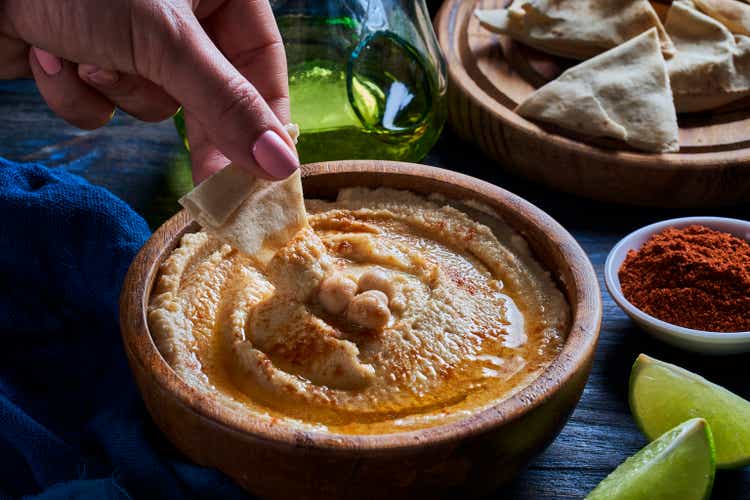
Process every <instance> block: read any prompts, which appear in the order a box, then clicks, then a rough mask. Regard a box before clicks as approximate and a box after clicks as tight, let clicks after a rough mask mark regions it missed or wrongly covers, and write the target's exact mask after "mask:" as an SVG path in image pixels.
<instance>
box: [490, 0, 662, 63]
mask: <svg viewBox="0 0 750 500" xmlns="http://www.w3.org/2000/svg"><path fill="white" fill-rule="evenodd" d="M476 16H477V18H479V22H480V23H481V24H482V26H484V27H485V28H487V29H489V30H491V31H495V32H497V33H502V34H504V35H508V36H510V37H511V38H513V39H515V40H518V41H520V42H523V43H525V44H526V45H529V46H530V47H534V48H536V49H539V50H541V51H542V52H547V53H549V54H554V55H557V56H561V57H569V58H571V59H581V60H582V59H588V58H590V57H593V56H595V55H597V54H600V53H602V52H604V51H606V50H609V49H611V48H613V47H616V46H618V45H620V44H621V43H623V42H626V41H627V40H630V39H631V38H633V37H635V36H637V35H640V34H641V33H643V32H644V31H648V30H649V29H651V28H656V30H657V32H658V35H659V44H660V45H661V49H662V51H663V52H664V55H665V56H667V57H669V56H671V55H672V54H673V53H674V47H673V46H672V42H671V41H670V40H669V37H668V36H667V34H666V32H665V31H664V27H663V26H662V24H661V21H660V20H659V16H658V15H657V14H656V11H654V8H653V7H652V6H651V4H650V3H649V2H648V0H606V1H603V0H514V1H513V3H511V5H510V6H509V7H508V8H507V9H498V10H477V11H476Z"/></svg>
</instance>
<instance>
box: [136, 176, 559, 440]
mask: <svg viewBox="0 0 750 500" xmlns="http://www.w3.org/2000/svg"><path fill="white" fill-rule="evenodd" d="M306 205H307V210H308V214H309V215H308V222H309V227H307V228H305V229H303V230H302V231H300V232H299V233H297V235H296V236H295V237H294V238H293V239H292V240H291V241H290V242H289V243H287V244H286V246H284V247H283V248H282V249H281V250H280V251H279V252H278V253H277V254H276V255H275V256H274V257H273V259H272V260H271V261H270V263H269V264H268V265H267V266H266V268H265V271H263V270H261V269H259V268H258V267H256V266H255V265H254V263H253V260H252V258H251V257H248V256H246V255H244V254H242V253H240V252H237V251H236V250H234V249H232V248H231V247H230V246H229V245H226V244H222V243H221V242H219V241H218V240H216V239H215V238H213V237H212V236H210V235H208V234H207V233H205V232H198V233H193V234H186V235H185V236H183V238H182V240H181V243H180V245H179V246H178V248H177V249H175V250H174V251H173V252H172V254H171V255H170V256H169V257H168V258H167V259H166V261H165V262H164V263H163V264H162V267H161V272H160V276H159V278H158V280H157V283H156V285H155V290H154V293H153V294H152V300H151V304H150V307H149V314H148V321H149V325H150V328H151V331H152V334H153V336H154V339H155V341H156V343H157V346H158V347H159V349H160V351H161V353H162V354H163V356H164V357H165V359H166V360H167V362H168V363H169V364H170V365H171V366H172V367H173V368H174V370H175V371H176V372H177V373H178V374H179V375H180V376H181V377H182V378H183V379H184V380H185V381H186V382H187V383H188V384H190V385H192V386H194V387H195V388H197V389H199V390H201V391H204V392H206V393H208V394H211V395H212V397H215V398H218V399H219V400H220V401H221V402H222V403H223V404H225V405H227V406H229V407H231V408H233V409H235V410H236V411H238V412H251V413H252V414H254V415H256V416H257V417H259V418H267V419H268V421H269V422H279V421H281V422H284V423H286V424H291V425H298V426H304V427H310V428H319V429H327V430H329V431H331V432H342V433H362V434H371V433H386V432H397V431H401V430H408V429H415V428H422V427H427V426H432V425H438V424H442V423H446V422H448V421H452V420H455V419H457V418H461V417H462V416H465V415H468V414H469V413H471V412H472V411H476V410H477V409H479V408H482V407H486V406H487V405H489V404H491V403H494V402H497V401H499V400H502V399H504V398H507V397H509V396H510V395H512V394H513V393H514V392H515V391H517V390H518V389H520V388H522V387H523V386H525V385H526V384H528V383H529V382H530V381H531V380H532V379H533V378H535V377H536V376H537V375H539V373H540V372H541V371H542V370H543V369H544V368H545V367H546V366H548V365H549V363H550V362H551V361H552V360H553V359H554V357H555V356H556V355H557V354H558V353H559V351H560V349H561V347H562V344H563V342H564V336H565V333H566V332H567V329H568V325H569V321H570V319H569V316H570V312H569V308H568V305H567V303H566V301H565V299H564V297H563V295H562V293H561V292H560V290H559V289H558V288H557V287H556V286H555V284H554V282H553V280H552V278H551V277H550V275H549V273H548V272H546V271H545V270H544V269H543V268H542V266H541V265H540V264H539V263H538V262H537V261H536V260H535V259H534V258H533V256H532V254H531V252H530V250H529V248H528V246H527V244H526V241H525V240H524V239H523V237H521V236H520V235H519V234H518V233H516V232H515V231H514V230H513V229H511V228H510V227H509V226H508V225H506V224H505V223H504V222H502V221H500V220H498V219H496V218H494V217H490V216H488V215H486V213H485V212H484V211H483V210H481V209H479V208H471V207H469V206H467V205H460V204H455V203H454V204H453V205H451V204H448V203H447V202H446V201H445V200H441V199H438V198H434V197H433V198H430V199H426V198H423V197H420V196H417V195H414V194H411V193H409V192H405V191H395V190H390V189H376V190H368V189H364V188H352V189H346V190H343V191H341V192H340V193H339V197H338V199H337V200H336V201H335V202H326V201H320V200H308V201H307V202H306ZM456 207H460V209H459V208H456ZM470 214H471V215H470ZM480 221H481V222H480Z"/></svg>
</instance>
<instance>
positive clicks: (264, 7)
mask: <svg viewBox="0 0 750 500" xmlns="http://www.w3.org/2000/svg"><path fill="white" fill-rule="evenodd" d="M196 15H197V16H198V17H199V19H201V16H204V17H203V18H202V19H201V22H202V24H203V25H204V27H205V29H206V31H207V32H208V33H209V35H210V36H211V38H212V39H213V40H214V42H215V43H216V45H217V47H218V48H219V49H220V50H221V51H222V53H223V54H224V55H225V56H226V58H227V59H228V60H229V61H230V62H231V63H232V64H233V65H234V66H235V67H236V68H237V70H238V71H239V72H240V73H241V74H242V75H243V76H244V77H245V78H247V79H248V80H249V81H250V82H251V83H252V84H253V86H255V88H256V89H257V90H258V92H259V93H260V94H261V95H262V96H263V98H264V99H265V101H266V102H267V103H268V105H269V106H270V108H271V109H272V110H273V111H274V113H275V114H276V116H277V117H278V119H279V121H281V123H284V124H286V123H289V120H290V112H289V85H288V81H287V67H286V53H285V51H284V43H283V41H282V39H281V34H280V33H279V28H278V26H277V25H276V20H275V18H274V16H273V10H272V9H271V5H270V3H269V2H268V0H226V1H224V2H222V3H221V4H219V5H218V6H217V7H215V9H214V10H213V11H211V12H201V9H200V8H199V9H198V11H197V12H196Z"/></svg>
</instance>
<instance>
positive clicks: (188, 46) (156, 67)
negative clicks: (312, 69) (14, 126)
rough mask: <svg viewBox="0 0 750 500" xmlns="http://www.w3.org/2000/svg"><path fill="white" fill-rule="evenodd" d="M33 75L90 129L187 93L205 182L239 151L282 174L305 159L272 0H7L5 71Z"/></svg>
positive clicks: (194, 149) (159, 112)
mask: <svg viewBox="0 0 750 500" xmlns="http://www.w3.org/2000/svg"><path fill="white" fill-rule="evenodd" d="M24 76H33V78H34V79H35V80H36V83H37V86H38V88H39V91H40V93H41V94H42V96H43V97H44V99H45V101H46V102H47V104H48V105H49V106H50V107H51V108H52V109H53V110H54V111H55V113H57V114H58V115H60V116H61V117H62V118H64V119H65V120H66V121H68V122H69V123H71V124H73V125H76V126H78V127H80V128H84V129H94V128H97V127H100V126H102V125H104V124H106V123H107V122H108V121H109V119H110V118H111V116H112V113H113V112H114V109H115V106H117V107H119V108H121V109H123V110H124V111H126V112H128V113H130V114H131V115H133V116H135V117H137V118H140V119H142V120H145V121H160V120H163V119H165V118H168V117H170V116H171V115H173V114H174V113H175V111H176V110H177V108H178V106H179V105H178V103H181V105H182V107H183V109H184V111H185V122H186V125H187V134H188V140H189V141H190V150H191V158H192V163H193V179H194V181H195V182H196V184H197V183H198V182H200V181H202V180H204V179H205V178H206V177H208V176H209V175H211V174H212V173H214V172H216V171H218V170H220V169H221V168H223V167H224V166H226V165H227V164H228V163H230V161H231V162H233V163H236V164H239V165H240V166H242V167H244V168H246V169H248V170H249V171H251V172H252V173H253V174H254V175H256V176H260V177H264V178H271V179H281V178H285V177H287V176H288V175H290V174H291V173H292V172H294V170H296V168H297V167H298V166H299V160H298V159H297V155H296V153H295V149H294V144H293V143H292V140H291V138H290V137H289V135H288V134H287V133H286V131H285V130H284V127H283V126H282V124H283V123H288V122H289V97H288V84H287V73H286V57H285V54H284V46H283V43H282V41H281V36H280V35H279V31H278V28H277V26H276V22H275V20H274V18H273V13H272V11H271V7H270V4H269V3H268V0H108V1H107V2H102V1H101V0H0V78H18V77H24Z"/></svg>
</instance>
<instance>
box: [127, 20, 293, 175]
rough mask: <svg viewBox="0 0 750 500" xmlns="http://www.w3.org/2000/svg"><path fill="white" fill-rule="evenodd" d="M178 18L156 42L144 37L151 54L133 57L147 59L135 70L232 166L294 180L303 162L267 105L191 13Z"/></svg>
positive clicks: (146, 34)
mask: <svg viewBox="0 0 750 500" xmlns="http://www.w3.org/2000/svg"><path fill="white" fill-rule="evenodd" d="M179 16H180V18H181V19H180V22H174V21H171V22H170V23H168V24H169V28H168V29H166V30H163V31H161V34H162V35H163V36H161V37H160V38H159V39H158V40H154V32H153V31H151V32H150V33H145V34H144V35H145V37H146V38H145V39H144V41H145V42H146V44H145V47H148V49H147V50H146V51H144V52H141V53H139V52H138V51H136V53H135V54H134V56H135V57H136V59H138V58H139V57H140V54H143V57H145V58H146V61H144V63H145V64H144V63H142V64H144V66H141V64H139V61H137V60H136V67H137V68H138V66H141V67H142V68H143V70H144V71H143V72H142V74H144V76H146V77H147V78H149V79H150V80H152V81H153V82H154V83H156V84H158V85H160V86H161V87H162V88H164V90H166V91H167V93H169V94H170V95H171V96H172V97H174V98H175V99H176V100H177V101H178V102H179V103H181V104H182V106H183V107H184V108H185V110H186V111H187V112H189V114H190V115H191V117H192V118H193V119H195V120H197V121H198V122H199V123H200V125H201V128H202V129H203V130H204V131H205V133H206V135H207V136H208V139H209V140H210V141H211V142H212V143H213V144H215V145H216V147H217V148H218V149H219V150H220V151H221V152H222V153H223V154H224V155H225V156H226V157H227V158H228V159H229V160H230V161H231V162H232V163H235V164H238V165H240V166H241V167H244V168H245V169H247V170H249V171H251V172H252V173H254V174H256V175H260V176H262V177H267V178H272V179H283V178H286V177H288V176H289V175H291V174H292V173H293V172H294V171H295V170H296V169H297V168H299V159H298V158H297V154H296V151H295V149H294V144H293V142H292V140H291V138H290V137H289V135H288V134H287V132H286V131H285V129H284V127H283V125H282V124H281V123H280V122H279V120H278V118H277V117H276V115H275V114H274V112H273V111H272V110H271V108H270V107H269V106H268V103H266V101H265V99H264V98H263V96H262V95H261V94H260V93H259V92H258V90H257V89H256V88H255V87H254V86H253V85H252V84H251V83H250V82H249V81H248V80H247V79H246V78H245V77H244V76H243V75H242V74H241V73H240V72H239V71H238V70H237V68H235V67H234V65H232V64H231V63H230V62H229V61H228V60H227V59H226V57H225V56H224V55H223V54H222V53H221V51H220V50H219V49H218V48H217V47H216V45H214V43H213V41H212V40H211V39H210V38H209V36H208V35H207V34H206V32H205V31H204V30H203V27H202V26H201V25H200V23H199V22H198V20H197V19H196V18H195V16H194V15H193V13H192V12H184V13H180V14H179ZM149 31H150V30H149ZM134 36H135V37H137V36H138V35H137V34H134ZM248 36H252V34H248ZM135 41H137V40H134V42H135ZM135 46H136V47H137V45H135ZM139 72H141V71H139ZM259 170H260V171H259Z"/></svg>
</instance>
